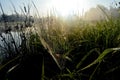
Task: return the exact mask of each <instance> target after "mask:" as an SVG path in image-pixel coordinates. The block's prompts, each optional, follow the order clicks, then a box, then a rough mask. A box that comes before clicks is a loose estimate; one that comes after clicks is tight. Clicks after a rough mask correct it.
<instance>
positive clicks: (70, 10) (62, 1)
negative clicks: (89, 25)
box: [51, 0, 89, 16]
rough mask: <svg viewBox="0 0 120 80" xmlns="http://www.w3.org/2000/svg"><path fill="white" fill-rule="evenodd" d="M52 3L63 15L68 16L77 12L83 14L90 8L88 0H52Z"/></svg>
mask: <svg viewBox="0 0 120 80" xmlns="http://www.w3.org/2000/svg"><path fill="white" fill-rule="evenodd" d="M51 5H52V6H53V8H55V9H56V11H57V12H58V13H59V14H61V15H62V16H68V15H71V14H74V13H76V12H79V14H83V12H84V11H86V10H88V8H89V5H88V1H87V0H52V2H51Z"/></svg>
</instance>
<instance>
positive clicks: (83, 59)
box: [76, 48, 97, 69]
mask: <svg viewBox="0 0 120 80" xmlns="http://www.w3.org/2000/svg"><path fill="white" fill-rule="evenodd" d="M96 50H97V49H96V48H95V49H92V50H90V51H89V52H88V53H87V54H86V55H85V56H84V57H83V58H82V59H81V61H80V62H79V63H78V64H77V66H76V69H78V68H79V67H80V66H81V64H82V63H83V62H84V61H85V60H86V58H87V57H88V56H89V55H90V54H91V53H92V52H93V51H96Z"/></svg>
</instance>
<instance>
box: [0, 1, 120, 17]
mask: <svg viewBox="0 0 120 80" xmlns="http://www.w3.org/2000/svg"><path fill="white" fill-rule="evenodd" d="M31 1H33V2H34V3H35V5H36V7H37V9H38V11H39V13H40V14H42V15H45V14H46V13H49V12H53V13H54V12H55V13H57V14H60V15H62V16H68V15H70V14H74V13H76V12H77V13H78V12H79V14H83V13H84V12H85V11H86V10H88V9H89V8H91V7H95V6H96V5H97V4H101V5H104V6H106V7H108V6H110V5H111V4H112V3H113V2H119V1H120V0H0V2H1V4H2V7H3V9H4V11H5V13H8V14H11V12H14V9H13V6H12V5H11V2H12V3H13V4H14V6H15V8H16V10H17V11H18V12H20V11H21V10H20V7H22V8H23V7H24V5H28V4H29V5H30V6H32V9H31V13H32V14H34V13H35V8H33V4H32V2H31ZM0 13H1V11H0Z"/></svg>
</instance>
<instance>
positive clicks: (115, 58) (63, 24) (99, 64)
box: [0, 3, 120, 80]
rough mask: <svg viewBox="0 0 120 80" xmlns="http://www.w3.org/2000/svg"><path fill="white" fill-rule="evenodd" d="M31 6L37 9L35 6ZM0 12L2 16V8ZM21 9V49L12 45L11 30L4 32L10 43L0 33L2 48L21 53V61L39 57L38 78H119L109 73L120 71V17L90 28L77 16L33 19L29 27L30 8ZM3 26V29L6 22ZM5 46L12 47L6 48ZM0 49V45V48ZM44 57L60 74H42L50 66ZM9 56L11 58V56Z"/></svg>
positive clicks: (104, 79)
mask: <svg viewBox="0 0 120 80" xmlns="http://www.w3.org/2000/svg"><path fill="white" fill-rule="evenodd" d="M33 6H34V7H35V9H36V6H35V4H34V3H33ZM1 10H2V12H3V14H4V11H3V8H2V6H1ZM21 10H22V11H23V14H24V15H25V21H24V24H22V25H24V27H26V28H25V29H22V30H21V31H19V32H18V33H20V34H19V36H20V37H19V38H20V39H21V42H20V46H16V44H17V42H15V40H14V37H13V35H12V33H11V30H7V33H6V34H8V35H9V36H10V38H9V39H11V40H10V42H9V41H6V38H5V37H3V36H2V34H0V37H1V39H3V42H4V45H5V48H4V50H5V51H8V52H9V55H11V54H14V53H17V54H20V59H23V58H26V56H28V55H34V54H42V57H43V60H42V63H41V69H42V70H41V78H40V79H42V80H44V79H47V78H48V79H51V80H56V79H59V80H62V79H65V80H109V79H111V80H114V79H117V78H116V77H119V76H116V75H112V76H111V74H116V71H118V72H120V65H119V64H120V59H119V58H120V55H119V51H120V32H119V31H120V20H119V18H118V19H114V18H110V17H108V15H106V16H107V17H108V20H100V21H98V22H96V23H93V24H94V25H91V24H89V23H88V22H85V21H84V20H81V19H80V18H79V17H75V19H73V20H67V19H64V18H61V17H56V16H54V15H51V16H47V17H40V16H39V18H34V19H36V22H35V24H34V25H30V24H31V22H30V18H29V17H30V14H29V7H28V9H27V8H26V7H25V6H24V9H22V8H21ZM36 11H37V9H36ZM102 11H103V10H102ZM103 12H104V11H103ZM37 14H38V13H37ZM38 15H39V14H38ZM3 17H4V16H3ZM5 21H6V20H5ZM90 23H92V22H90ZM4 24H5V25H4V26H5V27H6V25H7V24H6V22H4ZM20 25H21V24H20ZM33 26H34V27H33ZM8 43H11V44H10V45H8ZM6 46H7V47H6ZM0 47H2V46H1V45H0ZM11 48H12V49H13V48H15V52H12V49H11ZM4 53H5V52H4ZM21 54H22V56H21ZM46 54H50V55H49V56H50V57H52V59H53V60H54V63H55V64H57V67H58V68H59V69H60V72H59V73H55V74H54V76H50V77H48V75H46V73H50V72H45V71H47V70H46V69H48V68H49V67H50V66H49V65H48V64H49V63H50V62H49V61H46V60H48V59H47V58H46ZM11 56H12V57H13V55H11ZM17 58H18V57H17ZM14 60H16V57H15V58H12V60H10V61H8V62H7V63H6V64H4V65H2V66H0V70H2V69H3V68H4V67H5V66H6V65H7V64H9V63H10V62H12V61H14ZM21 61H24V60H21ZM40 62H41V61H40ZM50 68H51V67H50ZM53 68H54V67H53ZM51 69H52V68H51Z"/></svg>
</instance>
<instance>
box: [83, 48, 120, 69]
mask: <svg viewBox="0 0 120 80" xmlns="http://www.w3.org/2000/svg"><path fill="white" fill-rule="evenodd" d="M117 50H120V48H109V49H105V50H104V51H103V52H102V53H101V54H100V55H99V56H98V58H97V59H96V60H94V61H93V62H92V63H91V64H89V65H88V66H86V67H84V68H82V69H81V70H85V69H87V68H89V67H91V66H93V65H94V64H96V63H98V62H101V61H102V60H103V58H104V57H105V56H106V55H107V54H108V53H110V52H112V51H117Z"/></svg>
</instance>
